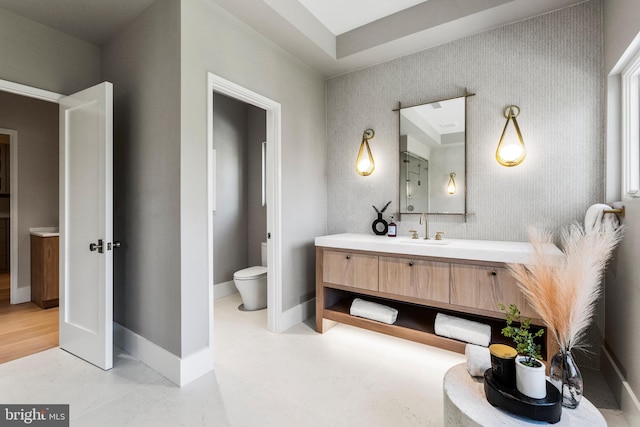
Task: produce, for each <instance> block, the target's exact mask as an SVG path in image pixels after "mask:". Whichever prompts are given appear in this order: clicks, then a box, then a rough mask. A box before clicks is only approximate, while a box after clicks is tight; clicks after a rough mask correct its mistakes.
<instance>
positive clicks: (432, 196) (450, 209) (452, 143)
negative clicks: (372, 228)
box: [399, 96, 466, 214]
mask: <svg viewBox="0 0 640 427" xmlns="http://www.w3.org/2000/svg"><path fill="white" fill-rule="evenodd" d="M465 101H466V96H461V97H459V98H454V99H448V100H445V101H438V102H432V103H430V104H423V105H418V106H415V107H410V108H401V109H400V189H399V190H400V213H422V212H427V213H446V214H464V213H465V193H466V189H465V187H466V176H465V175H466V164H465V141H466V129H465ZM452 174H455V175H454V176H455V192H454V193H453V194H451V191H450V190H451V188H450V187H451V185H450V184H451V182H450V181H451V179H452V176H451V175H452Z"/></svg>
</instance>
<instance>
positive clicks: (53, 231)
mask: <svg viewBox="0 0 640 427" xmlns="http://www.w3.org/2000/svg"><path fill="white" fill-rule="evenodd" d="M29 234H31V235H32V236H37V237H58V236H59V235H60V230H59V228H58V227H34V228H30V229H29Z"/></svg>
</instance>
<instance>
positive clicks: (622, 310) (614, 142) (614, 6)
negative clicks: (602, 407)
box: [603, 0, 640, 422]
mask: <svg viewBox="0 0 640 427" xmlns="http://www.w3.org/2000/svg"><path fill="white" fill-rule="evenodd" d="M603 4H604V7H603V10H604V52H605V72H606V73H610V72H611V70H612V68H613V67H614V66H615V64H616V63H617V62H618V60H619V59H620V57H621V56H622V54H623V53H624V52H625V50H626V49H627V47H628V46H629V44H630V43H631V42H632V40H633V39H634V37H636V35H638V34H639V33H640V8H639V7H638V3H637V1H635V0H605V1H604V3H603ZM617 80H618V79H617V78H616V77H610V78H609V86H608V89H609V99H610V100H611V99H614V100H618V99H619V95H618V91H619V89H620V88H619V86H618V85H617V84H616V83H617ZM616 104H617V101H614V102H613V103H612V102H611V101H610V103H609V111H608V118H609V120H608V123H607V127H608V132H607V133H608V136H609V138H608V139H609V150H608V151H607V157H614V158H616V159H617V160H619V151H620V146H619V144H620V139H619V136H618V135H619V131H618V129H619V126H620V111H619V108H618V106H617V105H616ZM612 132H613V133H612ZM620 169H621V168H620V164H619V163H617V164H611V165H610V167H609V171H608V173H607V176H608V178H609V179H610V180H611V181H618V183H619V180H620ZM614 188H615V186H614ZM617 190H618V191H617V192H615V193H614V192H610V193H609V194H608V195H607V196H608V197H607V199H608V200H610V201H615V200H620V197H621V195H620V193H619V191H620V186H619V185H618V186H617ZM624 205H625V208H626V215H625V217H624V218H623V219H622V223H623V224H624V225H625V226H626V227H627V228H626V230H625V237H624V240H623V242H622V244H621V245H620V247H619V249H618V250H617V251H616V255H615V257H614V259H613V261H612V263H611V266H610V268H609V271H608V274H607V280H606V285H605V302H606V303H605V345H606V347H607V349H608V351H609V353H610V354H611V355H612V356H613V357H614V358H615V361H616V363H617V365H618V368H619V369H620V371H621V372H622V374H623V375H624V376H625V378H626V380H627V382H628V384H629V387H630V388H631V390H632V392H633V393H635V395H636V397H638V396H640V365H639V364H638V362H637V361H638V354H640V342H639V341H638V339H637V337H638V331H637V325H638V324H640V310H639V307H640V281H639V280H638V278H640V266H638V253H640V226H639V224H640V201H637V200H633V201H625V202H624ZM614 377H615V375H609V376H607V379H608V380H609V384H610V385H611V386H612V390H613V391H614V393H615V394H616V395H617V397H618V399H619V398H620V395H621V388H622V387H621V385H620V384H616V382H617V381H616V378H614ZM623 410H625V411H626V412H627V415H628V416H634V417H637V416H638V414H637V412H635V413H634V411H629V408H628V407H625V405H624V404H623ZM635 421H636V422H637V421H638V419H637V418H636V419H635Z"/></svg>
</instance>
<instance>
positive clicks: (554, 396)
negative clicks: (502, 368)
mask: <svg viewBox="0 0 640 427" xmlns="http://www.w3.org/2000/svg"><path fill="white" fill-rule="evenodd" d="M484 394H485V395H486V396H487V400H488V401H489V403H491V404H492V405H493V406H497V407H498V408H502V409H504V410H505V411H507V412H510V413H512V414H514V415H519V416H521V417H526V418H530V419H532V420H536V421H546V422H548V423H551V424H555V423H557V422H558V421H560V416H561V415H562V396H560V392H559V391H558V389H557V388H556V387H555V386H554V385H553V384H551V383H550V382H549V381H547V396H546V397H545V398H544V399H532V398H530V397H527V396H525V395H524V394H522V393H520V392H519V391H518V390H516V389H515V388H511V387H507V386H505V385H503V384H502V383H500V382H499V381H496V380H495V379H494V378H493V374H492V373H491V369H487V370H486V371H485V373H484Z"/></svg>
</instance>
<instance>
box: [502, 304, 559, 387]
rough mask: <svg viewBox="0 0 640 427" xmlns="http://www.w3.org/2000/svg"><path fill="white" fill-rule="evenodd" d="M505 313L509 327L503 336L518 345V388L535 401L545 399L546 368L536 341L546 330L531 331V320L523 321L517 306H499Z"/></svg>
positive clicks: (505, 328)
mask: <svg viewBox="0 0 640 427" xmlns="http://www.w3.org/2000/svg"><path fill="white" fill-rule="evenodd" d="M499 306H500V309H501V310H502V311H504V313H505V318H506V321H507V326H505V327H504V328H502V335H503V336H505V337H507V338H511V339H512V340H513V342H514V343H515V344H516V351H517V352H518V354H519V356H518V357H516V388H517V389H518V391H519V392H520V393H522V394H524V395H525V396H528V397H531V398H533V399H544V398H545V397H546V395H547V383H546V379H545V366H544V364H543V363H542V362H541V359H542V356H541V355H540V349H541V346H540V344H537V343H536V342H535V341H534V340H535V339H536V338H540V337H541V336H542V334H544V329H538V330H537V331H536V332H532V331H531V319H529V318H526V319H521V316H520V310H519V309H518V307H517V306H516V305H515V304H511V305H510V306H509V309H508V310H507V308H506V307H505V306H504V304H499Z"/></svg>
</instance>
